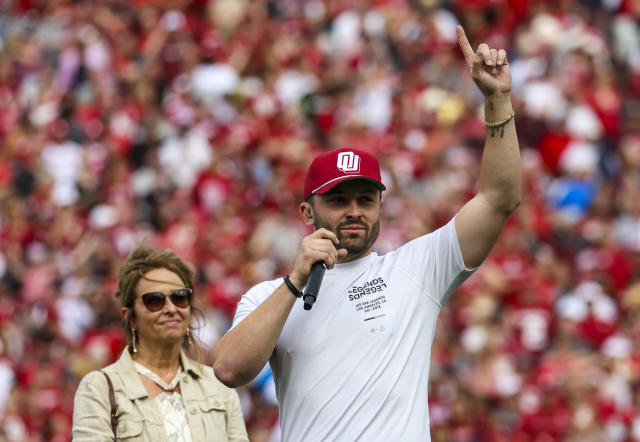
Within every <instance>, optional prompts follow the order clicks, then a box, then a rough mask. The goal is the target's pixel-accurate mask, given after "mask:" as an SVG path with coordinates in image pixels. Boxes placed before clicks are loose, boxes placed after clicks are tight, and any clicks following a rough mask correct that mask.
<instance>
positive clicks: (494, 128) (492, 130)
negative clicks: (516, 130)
mask: <svg viewBox="0 0 640 442" xmlns="http://www.w3.org/2000/svg"><path fill="white" fill-rule="evenodd" d="M496 129H500V138H504V126H500V127H492V128H491V138H494V137H495V133H496Z"/></svg>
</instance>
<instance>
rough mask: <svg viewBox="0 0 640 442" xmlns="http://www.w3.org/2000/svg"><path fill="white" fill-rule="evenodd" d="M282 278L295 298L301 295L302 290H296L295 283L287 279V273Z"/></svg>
mask: <svg viewBox="0 0 640 442" xmlns="http://www.w3.org/2000/svg"><path fill="white" fill-rule="evenodd" d="M282 279H284V283H285V284H286V285H287V287H288V288H289V290H291V293H293V295H294V296H295V297H296V298H301V297H302V292H301V291H300V290H298V289H297V288H296V286H295V285H293V282H291V280H290V279H289V275H284V278H282Z"/></svg>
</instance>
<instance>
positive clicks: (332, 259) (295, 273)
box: [290, 228, 347, 290]
mask: <svg viewBox="0 0 640 442" xmlns="http://www.w3.org/2000/svg"><path fill="white" fill-rule="evenodd" d="M337 245H338V237H337V236H336V234H335V233H333V232H332V231H330V230H328V229H325V228H321V229H318V230H316V231H315V232H313V233H312V234H311V235H309V236H306V237H304V238H303V239H302V242H301V243H300V250H299V251H298V256H296V261H295V263H294V265H293V270H292V271H291V275H290V278H291V282H292V283H293V284H294V285H295V286H296V287H297V288H298V290H300V289H301V288H302V287H304V286H305V285H306V284H307V280H308V279H309V273H310V272H311V266H312V265H313V264H315V263H316V262H318V261H322V262H324V265H325V266H326V267H327V269H331V268H333V266H334V265H335V263H337V262H338V261H339V260H340V259H341V258H344V257H345V256H347V250H346V249H336V246H337Z"/></svg>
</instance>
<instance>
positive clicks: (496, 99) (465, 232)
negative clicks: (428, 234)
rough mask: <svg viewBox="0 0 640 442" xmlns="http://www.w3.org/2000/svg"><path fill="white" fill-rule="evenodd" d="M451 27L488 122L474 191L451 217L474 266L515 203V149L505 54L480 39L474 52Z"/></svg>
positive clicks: (517, 172) (517, 157)
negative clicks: (478, 180)
mask: <svg viewBox="0 0 640 442" xmlns="http://www.w3.org/2000/svg"><path fill="white" fill-rule="evenodd" d="M456 32H457V34H458V42H459V43H460V49H461V50H462V53H463V54H464V59H465V61H466V63H467V66H468V67H469V72H470V73H471V77H472V78H473V81H474V82H475V83H476V85H477V86H478V88H479V89H480V91H481V92H482V93H483V95H484V111H485V112H484V113H485V124H486V126H487V128H486V140H485V144H484V151H483V154H482V164H481V167H480V186H479V192H478V193H477V194H476V196H474V197H473V198H472V199H471V200H470V201H469V202H467V203H466V204H465V205H464V207H463V208H462V209H461V210H460V212H459V213H458V215H457V216H456V233H457V234H458V241H459V242H460V249H461V251H462V257H463V259H464V263H465V265H466V266H467V267H469V268H473V267H477V266H479V265H480V264H481V263H482V262H483V261H484V259H485V258H486V257H487V255H489V252H490V251H491V248H492V247H493V245H494V244H495V242H496V240H497V239H498V236H499V235H500V232H501V231H502V228H503V227H504V224H505V222H506V221H507V218H508V217H509V215H510V214H511V212H513V210H514V209H515V208H516V207H517V206H518V204H519V203H520V149H519V147H518V138H517V136H516V129H515V123H514V114H513V108H512V107H511V98H510V92H511V72H510V70H509V62H508V60H507V53H506V52H505V50H504V49H500V50H496V49H493V48H489V46H487V45H486V44H485V43H482V44H481V45H480V46H478V49H477V50H476V51H475V52H474V51H473V49H472V48H471V45H470V44H469V40H467V36H466V35H465V33H464V30H463V29H462V27H461V26H458V27H457V28H456Z"/></svg>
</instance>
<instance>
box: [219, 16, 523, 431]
mask: <svg viewBox="0 0 640 442" xmlns="http://www.w3.org/2000/svg"><path fill="white" fill-rule="evenodd" d="M456 31H457V34H458V41H459V43H460V48H461V50H462V53H463V54H464V58H465V61H466V63H467V66H468V67H469V71H470V73H471V76H472V78H473V80H474V81H475V83H476V85H477V86H478V88H479V89H480V91H481V92H482V93H483V95H484V97H485V106H484V108H485V124H486V126H487V130H486V141H485V146H484V151H483V156H482V165H481V173H480V183H479V191H478V193H477V194H476V195H475V196H474V197H473V198H472V199H471V200H469V201H468V202H467V203H466V204H465V205H464V206H463V207H462V208H461V209H460V211H459V212H458V213H457V214H456V216H455V217H454V218H453V219H451V221H450V222H449V223H448V224H446V225H445V226H443V227H441V228H440V229H438V230H436V231H434V232H432V233H430V234H427V235H424V236H422V237H419V238H417V239H415V240H412V241H410V242H408V243H406V244H404V245H402V246H400V247H399V248H397V249H396V250H393V251H391V252H389V253H387V254H385V255H378V254H377V253H375V252H373V251H372V249H373V245H374V243H375V241H376V239H377V237H378V233H379V230H380V214H381V211H382V208H383V198H382V191H383V190H384V189H385V187H384V185H383V183H382V182H381V179H380V169H379V165H378V162H377V160H376V158H375V157H373V156H372V155H370V154H368V153H366V152H363V151H359V150H355V149H349V148H343V149H338V150H333V151H329V152H326V153H323V154H321V155H319V156H317V157H316V158H315V159H314V160H313V162H312V163H311V166H310V167H309V170H308V172H307V176H306V180H305V188H304V202H302V203H300V214H301V217H302V219H303V221H304V222H305V223H306V224H308V225H313V226H314V229H315V230H314V232H313V233H312V234H311V235H309V236H307V237H305V238H304V239H303V240H302V242H301V244H300V249H299V252H298V255H297V257H296V260H295V263H294V265H293V269H292V271H291V273H290V274H289V275H287V276H285V277H284V278H278V279H276V280H273V281H265V282H263V283H260V284H258V285H256V286H255V287H253V288H252V289H251V290H249V291H248V292H247V293H246V294H245V295H244V296H243V297H242V300H241V301H240V302H239V304H238V309H237V312H236V316H235V318H234V321H233V327H232V329H231V330H230V331H229V332H227V334H226V335H225V336H223V337H222V338H221V339H220V341H219V342H218V343H217V345H216V346H215V349H214V371H215V373H216V376H217V377H218V378H219V379H220V380H221V381H222V382H223V383H224V384H226V385H228V386H231V387H237V386H240V385H243V384H246V383H248V382H250V381H251V380H252V379H253V378H254V377H255V376H256V374H257V373H258V372H259V371H260V370H261V369H262V367H263V366H264V364H265V363H266V362H267V361H268V362H270V364H271V367H272V369H273V372H274V377H275V382H276V391H277V395H278V400H279V404H280V424H281V429H282V439H283V440H284V441H296V442H297V441H305V442H307V441H334V440H339V441H355V440H362V441H367V442H369V441H391V440H393V441H398V440H403V441H405V440H406V441H425V440H430V436H429V410H428V402H427V399H428V398H427V396H428V378H429V368H430V359H431V344H432V342H433V338H434V334H435V325H436V320H437V318H438V314H439V313H440V310H441V309H442V306H443V305H444V303H445V302H446V300H447V299H448V298H449V296H450V295H451V294H452V293H453V292H454V291H455V290H456V288H457V287H459V286H460V284H462V283H463V282H464V280H465V279H466V278H468V277H469V276H470V275H471V274H472V273H473V271H474V270H475V269H476V268H477V267H478V266H479V265H480V264H481V263H482V262H483V261H484V260H485V258H486V257H487V255H488V254H489V252H490V251H491V248H492V247H493V245H494V243H495V242H496V240H497V239H498V236H499V235H500V232H501V231H502V228H503V226H504V224H505V222H506V221H507V218H508V217H509V215H510V214H511V213H512V212H513V210H514V209H515V208H516V207H517V206H518V204H519V202H520V155H519V148H518V140H517V137H516V131H515V124H514V122H513V118H514V114H513V109H512V107H511V100H510V89H511V74H510V70H509V64H508V61H507V56H506V52H505V51H504V50H502V49H501V50H496V49H491V48H489V47H488V46H487V45H486V44H481V45H480V46H479V47H478V48H477V50H476V51H475V52H474V51H473V49H472V48H471V46H470V45H469V42H468V40H467V37H466V36H465V33H464V30H463V29H462V27H460V26H458V28H457V30H456ZM317 262H322V263H324V265H325V266H326V269H327V271H326V273H325V275H324V279H323V280H322V285H321V287H320V292H319V297H318V302H317V303H316V304H315V305H314V307H313V310H311V311H305V310H303V308H302V307H301V306H300V305H299V308H298V307H296V308H294V306H295V305H296V301H297V299H298V297H299V296H300V295H301V293H300V292H301V291H302V290H303V288H304V287H305V285H307V283H308V282H309V275H310V272H311V269H312V266H313V264H315V263H317ZM298 304H301V303H298Z"/></svg>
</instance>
